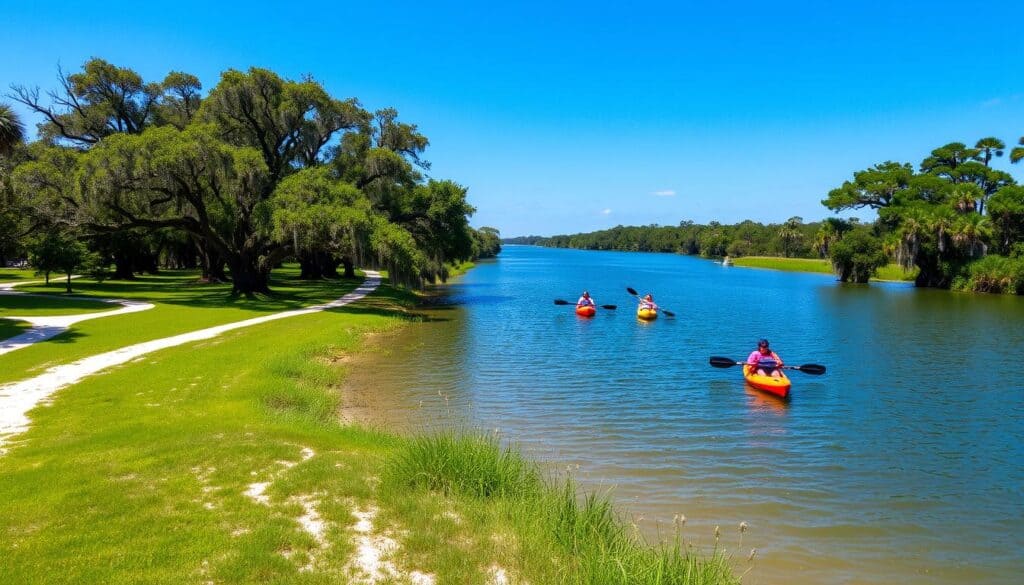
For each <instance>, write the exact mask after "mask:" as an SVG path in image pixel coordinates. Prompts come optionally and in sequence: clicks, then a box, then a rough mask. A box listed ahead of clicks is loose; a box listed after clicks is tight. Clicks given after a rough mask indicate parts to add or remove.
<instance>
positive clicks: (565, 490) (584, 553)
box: [385, 431, 739, 585]
mask: <svg viewBox="0 0 1024 585" xmlns="http://www.w3.org/2000/svg"><path fill="white" fill-rule="evenodd" d="M385 478H386V481H388V482H389V483H391V485H394V486H399V487H402V488H416V489H425V490H430V491H436V492H440V493H443V494H445V495H446V496H449V497H455V498H458V497H460V496H463V497H465V496H468V497H471V498H473V501H475V502H481V503H483V502H484V501H486V499H490V498H502V501H503V503H504V505H503V507H502V509H503V510H505V512H504V524H503V530H504V529H507V530H510V531H511V533H512V534H514V541H516V542H521V543H524V546H525V548H526V549H528V550H529V551H530V552H529V553H528V555H529V558H531V559H532V561H531V562H530V563H529V567H528V568H524V569H525V570H524V575H523V577H524V578H528V579H529V580H530V581H531V582H538V583H573V584H580V585H582V584H594V583H599V584H616V585H618V584H621V585H712V584H714V585H722V584H735V583H739V579H738V578H736V577H735V576H734V574H733V571H732V568H731V566H730V563H729V559H728V558H727V557H726V556H725V555H724V554H722V553H721V552H720V551H719V550H718V549H717V547H716V549H715V551H714V552H713V553H712V554H711V555H710V556H705V555H701V554H698V553H695V552H693V551H692V550H690V549H689V548H688V547H687V546H686V545H685V543H684V542H683V540H682V536H681V533H680V531H679V528H681V527H677V533H676V538H675V540H674V541H673V542H671V543H667V544H662V545H659V546H651V545H649V544H647V543H646V542H645V541H644V540H643V539H642V538H641V537H640V536H639V534H638V533H637V532H636V530H635V526H631V525H629V524H628V523H627V522H625V521H624V520H623V519H622V518H621V517H620V516H619V513H618V512H617V511H616V508H615V506H614V504H613V502H612V500H611V499H610V497H608V496H607V495H602V494H595V493H588V494H584V495H583V496H582V497H581V496H580V494H579V492H578V490H577V487H576V485H575V483H574V482H573V481H572V480H571V479H567V480H566V481H565V482H564V483H562V484H559V485H557V487H556V486H555V485H553V484H549V483H546V482H545V481H543V480H542V479H541V476H540V473H539V472H538V468H537V467H536V466H535V465H534V464H531V463H529V462H527V461H526V460H525V459H524V458H523V457H522V455H520V454H519V453H518V452H516V451H514V450H511V449H507V448H502V447H501V445H500V443H499V441H498V439H497V437H495V436H494V435H486V434H482V433H479V432H471V433H468V434H459V433H456V432H452V431H447V432H443V433H440V434H436V435H429V436H421V437H416V438H412V439H409V442H408V444H407V445H406V446H405V447H404V448H402V449H401V451H400V452H399V453H398V454H397V456H395V457H394V458H393V459H391V460H390V461H389V466H388V469H387V470H386V472H385ZM484 505H486V504H484ZM463 508H464V510H467V511H468V510H471V509H474V506H463Z"/></svg>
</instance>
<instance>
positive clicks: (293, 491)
mask: <svg viewBox="0 0 1024 585" xmlns="http://www.w3.org/2000/svg"><path fill="white" fill-rule="evenodd" d="M161 284H162V285H163V286H168V284H167V283H155V282H152V281H151V282H148V283H145V284H143V285H141V286H140V285H138V284H137V285H136V286H139V288H140V289H145V288H152V287H155V288H158V289H159V288H160V286H161ZM355 284H356V283H352V284H347V285H343V286H342V288H341V290H338V289H337V287H334V288H335V290H333V291H331V292H330V294H331V295H336V294H338V293H340V292H345V287H349V288H351V287H352V286H354V285H355ZM113 286H122V287H123V286H124V285H117V284H113V283H103V284H98V283H87V282H86V283H82V285H81V286H79V287H78V288H79V292H78V294H83V291H84V294H87V295H88V294H96V295H100V294H106V295H107V296H109V295H110V293H111V292H112V291H111V290H110V289H109V288H108V287H113ZM295 286H298V287H299V289H300V290H304V289H302V287H303V286H304V285H302V284H297V285H295ZM172 288H174V291H165V292H168V293H170V292H174V293H175V294H169V295H168V296H167V297H165V298H164V299H163V300H167V298H173V299H175V300H176V301H178V302H181V301H183V300H184V299H183V297H187V296H189V295H197V294H198V295H200V296H202V298H204V299H205V301H206V310H207V311H209V310H210V309H213V308H214V305H216V304H217V303H216V302H215V301H214V299H213V297H211V296H210V295H208V294H206V292H205V291H207V290H212V289H200V288H195V287H191V286H185V289H184V290H179V289H178V288H177V287H172ZM323 288H325V289H326V288H331V287H327V286H323ZM104 289H106V290H104ZM122 292H123V291H122ZM327 292H328V291H327V290H317V291H316V292H315V293H314V296H319V295H326V294H327ZM139 294H143V292H142V291H141V290H140V291H139ZM146 294H150V295H151V296H152V291H150V293H146ZM296 294H299V295H300V296H301V295H302V294H305V293H296ZM122 296H123V295H122ZM157 296H160V295H157ZM154 300H156V299H154ZM261 302H262V303H264V306H263V307H262V308H263V309H266V306H265V304H266V303H271V304H273V301H270V300H264V301H261ZM419 302H420V299H419V298H418V297H416V296H414V295H411V294H409V293H407V292H404V291H401V290H397V289H393V288H390V287H382V288H381V289H379V290H378V291H377V292H375V293H374V294H373V295H371V296H370V297H367V298H366V299H363V300H362V301H360V302H359V303H358V304H357V305H353V306H348V307H342V308H337V309H330V310H328V311H324V312H321V313H315V314H306V315H301V316H297V317H294V318H292V319H287V320H277V321H272V322H267V323H262V324H259V325H254V326H252V327H251V328H249V329H245V330H235V331H230V332H227V333H224V334H223V335H222V336H221V337H218V338H216V339H211V340H207V341H205V342H199V343H196V344H190V345H188V346H181V347H173V348H169V349H165V350H161V351H159V352H157V353H154V354H151V355H148V356H146V357H145V358H143V359H141V360H137V361H135V362H131V363H128V364H125V365H122V366H120V367H118V368H117V369H115V370H112V371H108V372H106V373H102V374H97V375H94V376H92V377H90V378H86V379H84V380H82V381H81V382H78V383H77V384H75V385H73V386H71V387H69V388H65V389H63V390H61V391H58V392H57V393H56V394H54V395H53V397H52V399H51V404H50V405H49V406H47V407H44V408H36V409H35V410H33V411H32V412H31V420H32V424H31V426H30V428H29V429H28V430H27V431H26V432H24V433H23V434H20V435H18V436H17V437H16V440H15V441H12V443H11V445H10V451H9V452H8V453H7V454H6V455H3V456H0V524H2V525H3V526H4V531H5V532H4V538H3V539H0V559H2V560H0V573H2V574H4V575H5V576H6V577H7V578H8V579H10V580H11V581H12V582H42V583H45V582H62V583H63V582H129V581H147V582H157V583H160V582H167V583H171V582H181V581H204V582H205V581H210V582H256V581H258V582H266V581H275V582H283V583H289V582H300V583H308V582H326V581H330V580H338V579H346V580H348V581H349V582H365V583H371V582H377V581H381V580H390V581H393V582H405V583H435V582H436V583H515V582H531V583H563V582H568V583H584V582H593V581H607V580H608V579H612V580H616V581H618V580H624V581H628V582H631V583H656V582H666V580H667V579H668V578H669V576H671V575H681V574H683V572H690V573H693V574H698V575H700V576H701V578H700V579H697V580H695V581H693V582H704V583H731V582H735V579H734V577H732V576H731V574H730V571H729V568H728V567H729V566H728V563H727V562H726V560H725V559H724V558H722V557H721V556H716V557H714V558H712V559H710V560H706V559H703V558H701V557H698V556H696V555H694V554H691V553H689V552H688V551H687V549H685V548H678V547H669V548H664V549H659V548H652V547H648V546H645V545H642V544H640V543H639V542H638V541H637V540H636V539H635V538H634V535H633V533H632V532H631V531H630V530H629V529H628V526H627V525H626V524H624V523H622V522H621V521H620V520H618V519H617V518H616V513H615V512H614V511H613V509H612V507H611V506H610V505H609V504H608V503H607V501H606V500H604V499H602V498H589V499H586V500H585V501H583V502H582V503H580V502H579V501H578V500H577V499H576V494H575V491H573V489H572V488H571V487H568V488H567V487H566V486H565V484H561V483H556V484H551V483H548V482H546V481H542V480H541V476H542V474H541V473H539V472H538V471H537V468H536V467H535V466H534V465H533V464H531V463H529V462H527V461H526V460H525V459H523V458H522V457H521V456H519V455H518V454H516V453H514V452H510V451H506V450H504V449H503V448H502V447H501V446H500V445H499V444H498V442H497V440H496V439H495V438H494V437H493V436H492V435H481V434H479V433H472V432H471V433H466V434H460V435H457V436H456V435H448V436H447V437H446V438H443V439H439V440H430V439H417V438H413V437H407V436H399V435H396V434H392V433H385V432H381V431H379V430H373V429H369V428H366V427H363V426H361V425H352V424H349V425H340V424H338V422H337V420H338V412H339V410H340V406H341V403H342V394H341V393H340V392H339V388H340V387H342V384H343V381H344V379H345V377H346V375H347V374H348V372H349V371H350V368H351V367H353V366H352V364H354V363H356V362H355V361H351V358H352V356H356V355H360V352H362V351H364V350H365V349H366V347H367V345H366V343H367V341H366V340H367V336H371V337H372V336H374V335H381V334H386V333H387V332H389V331H395V330H396V329H400V328H405V327H416V326H417V325H418V321H420V320H421V317H419V316H418V314H417V309H416V307H417V305H418V303H419ZM157 304H158V306H157V307H156V308H155V309H153V310H151V311H149V312H147V313H151V314H153V315H164V316H165V318H171V319H174V318H175V315H176V314H177V313H180V311H172V309H174V308H175V307H173V306H168V303H166V302H164V303H160V302H157ZM184 304H185V305H190V304H193V303H188V302H186V303H184ZM243 304H244V303H243ZM161 305H162V306H161ZM240 308H241V307H238V306H235V307H234V309H235V310H238V309H240ZM220 310H224V309H217V310H215V311H213V312H215V313H216V312H217V311H220ZM140 315H145V314H140ZM189 315H190V314H189V313H187V312H186V313H181V314H180V315H178V316H177V319H178V320H179V321H180V320H181V319H191V318H192V317H190V316H189ZM194 316H195V315H194V314H193V317H194ZM126 317H127V316H118V317H111V318H110V319H111V321H110V322H112V323H116V322H117V321H118V320H124V319H125V318H126ZM140 318H141V317H140ZM149 318H152V317H151V316H150V317H149ZM100 321H102V320H98V321H97V322H95V324H94V325H92V326H93V327H96V326H97V325H99V324H100ZM111 329H112V332H111V333H113V337H115V338H122V337H123V336H124V335H125V333H123V332H119V331H121V330H120V329H118V328H116V327H115V328H111ZM90 331H91V332H92V334H94V335H95V336H96V337H101V338H102V337H104V336H106V338H107V339H106V341H103V340H95V341H93V343H94V344H95V346H96V347H100V346H105V344H110V343H114V341H113V340H111V339H110V338H111V333H104V331H103V330H102V329H92V330H90ZM55 341H56V340H55ZM68 341H69V342H71V345H72V346H73V345H74V344H75V343H77V340H76V339H75V338H74V336H71V339H69V340H68ZM46 345H48V344H41V347H42V346H46ZM33 349H35V348H28V349H25V350H23V351H21V352H15V354H11V355H12V356H15V355H17V354H29V355H30V357H31V356H33V355H34V356H35V359H37V361H38V360H39V359H41V358H44V356H49V357H48V359H49V360H52V359H54V358H55V357H56V356H53V355H52V354H47V353H43V354H37V353H34V352H33ZM43 349H49V348H43ZM4 357H9V356H4ZM388 357H395V356H388ZM19 359H21V360H25V359H28V358H26V357H24V356H21V357H20V358H19ZM57 359H62V358H57ZM43 361H44V362H45V360H43ZM0 365H4V366H6V365H8V364H7V363H6V362H0ZM33 367H34V368H35V369H38V368H39V367H40V364H39V363H37V365H35V366H33ZM360 367H363V366H360ZM366 367H372V364H371V365H369V366H366ZM5 371H6V372H8V376H13V377H17V375H16V374H10V370H7V369H5ZM22 371H26V370H22ZM559 486H561V487H559ZM69 550H74V551H75V554H73V555H71V554H68V551H69ZM126 551H131V554H125V553H126ZM623 570H625V571H626V573H621V571H623ZM659 574H660V577H659ZM613 575H626V576H620V577H613Z"/></svg>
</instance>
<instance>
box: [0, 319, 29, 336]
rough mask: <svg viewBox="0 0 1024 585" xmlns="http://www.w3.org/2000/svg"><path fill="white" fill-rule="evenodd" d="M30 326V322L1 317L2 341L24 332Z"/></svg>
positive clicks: (0, 330)
mask: <svg viewBox="0 0 1024 585" xmlns="http://www.w3.org/2000/svg"><path fill="white" fill-rule="evenodd" d="M28 328H29V324H28V323H26V322H24V321H11V320H9V319H0V341H3V340H4V339H7V338H10V337H14V336H15V335H18V334H19V333H24V332H25V330H27V329H28Z"/></svg>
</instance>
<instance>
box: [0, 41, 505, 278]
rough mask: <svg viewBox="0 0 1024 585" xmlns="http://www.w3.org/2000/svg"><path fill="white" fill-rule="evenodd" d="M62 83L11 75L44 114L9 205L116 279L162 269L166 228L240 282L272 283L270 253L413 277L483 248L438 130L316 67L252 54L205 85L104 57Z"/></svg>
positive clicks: (207, 266) (184, 248)
mask: <svg viewBox="0 0 1024 585" xmlns="http://www.w3.org/2000/svg"><path fill="white" fill-rule="evenodd" d="M61 83H62V86H63V89H62V91H59V92H51V93H50V94H49V95H50V97H51V101H52V103H49V104H46V103H43V102H42V101H41V100H40V97H39V92H38V90H30V89H27V88H24V87H16V88H15V92H16V93H15V95H14V98H15V99H17V100H18V101H20V102H21V103H23V104H25V105H26V106H28V107H29V108H31V109H32V110H34V111H35V112H37V113H38V114H40V115H42V116H43V117H44V119H45V120H46V122H45V123H44V124H43V126H42V127H41V128H42V131H43V135H44V140H42V141H40V142H39V143H37V144H35V145H33V147H32V148H31V149H30V150H31V156H30V157H29V160H27V161H24V162H23V164H20V166H19V167H18V169H17V170H16V171H14V173H13V174H14V177H13V181H10V183H11V184H13V185H14V187H13V192H14V193H15V194H16V195H17V197H18V206H16V207H19V208H20V209H28V210H31V215H32V218H31V219H32V221H33V222H35V223H36V224H37V225H43V226H51V225H68V226H72V227H74V228H75V229H77V230H79V231H80V232H81V233H82V234H83V237H87V238H88V239H89V242H90V244H91V245H92V246H93V247H94V248H95V250H96V251H98V252H100V253H101V255H102V256H103V257H104V258H105V259H108V260H114V261H115V264H116V266H117V271H116V273H115V274H116V275H119V276H122V277H123V278H131V277H133V272H135V271H138V270H139V269H140V265H141V269H142V270H146V269H147V267H150V266H151V267H152V269H156V266H155V265H156V257H157V255H158V250H160V249H161V248H162V243H164V242H167V241H168V240H170V241H173V242H174V246H175V253H176V254H178V255H181V254H185V255H188V254H192V255H193V258H192V260H191V262H192V263H194V261H195V258H196V256H198V258H199V259H200V261H201V262H202V263H203V266H204V276H205V277H207V278H211V279H217V278H218V277H219V276H223V266H224V264H227V266H228V268H229V269H230V274H231V278H232V280H233V285H234V286H233V289H234V292H236V293H244V294H253V293H257V292H268V290H269V289H268V279H269V272H270V269H271V267H273V266H275V265H277V264H279V263H280V262H281V261H282V260H283V259H285V258H287V257H289V256H296V257H299V258H300V259H301V260H303V261H306V260H310V261H311V262H312V264H315V265H317V266H318V267H319V269H320V270H319V273H320V274H324V273H326V272H329V273H332V274H333V271H334V268H335V267H337V265H338V264H339V263H344V264H345V266H346V274H348V275H349V276H351V275H352V270H353V266H354V263H355V262H360V263H369V265H370V266H379V267H387V269H388V272H389V275H390V276H391V278H392V279H393V280H394V282H402V283H406V284H410V285H420V284H422V283H423V282H430V281H434V280H436V279H441V280H444V279H445V278H446V277H447V274H448V267H449V266H450V265H451V264H452V263H456V262H460V261H463V260H467V259H469V258H470V257H472V256H473V254H474V244H475V242H476V240H475V239H474V238H475V236H474V234H473V231H472V229H471V228H470V227H469V224H468V216H469V215H471V214H472V213H473V211H474V209H473V208H472V206H470V205H469V204H468V203H467V201H466V189H465V188H464V187H462V186H460V185H458V184H457V183H455V182H453V181H442V180H429V181H426V180H425V179H424V177H423V176H422V175H421V174H420V172H419V171H418V170H417V169H427V168H429V166H430V165H429V163H428V162H427V161H425V160H424V159H423V158H422V154H423V152H424V150H425V149H426V147H427V146H428V145H429V141H428V140H427V138H426V136H424V135H422V134H421V133H420V132H419V131H418V129H417V127H416V125H415V124H409V123H406V122H401V121H399V120H398V112H397V111H396V110H394V109H391V108H384V109H381V110H378V111H376V112H375V113H373V114H370V113H369V112H367V111H366V110H364V109H363V108H362V107H361V106H360V105H359V102H358V101H357V100H355V99H347V100H339V99H335V98H333V97H332V96H331V95H329V94H328V93H327V92H326V91H325V90H324V88H323V87H322V86H321V85H320V84H319V83H318V82H317V81H315V80H314V79H312V78H310V77H306V78H303V79H301V80H299V81H294V80H289V79H285V78H282V77H280V76H279V75H277V74H276V73H274V72H273V71H269V70H267V69H259V68H251V69H249V70H248V71H244V72H243V71H237V70H229V71H226V72H224V73H223V74H222V76H221V79H220V81H219V83H218V84H217V85H216V86H215V87H214V88H213V89H212V90H211V91H210V93H209V95H208V96H207V97H206V98H205V99H204V98H202V97H201V93H200V92H201V89H202V86H201V84H200V83H199V80H198V78H196V77H195V76H194V75H190V74H188V73H184V72H179V71H172V72H171V73H169V74H168V75H167V76H166V77H165V78H164V80H163V82H162V83H147V82H145V81H144V80H143V79H142V77H141V76H139V75H138V74H137V73H135V72H134V71H132V70H130V69H126V68H121V67H116V66H114V65H112V64H110V63H108V62H106V61H103V60H101V59H92V60H90V61H88V62H86V63H85V65H84V66H83V71H81V72H79V73H74V74H70V75H65V74H64V73H63V72H62V73H61ZM72 147H73V148H72ZM6 176H7V174H6V173H5V174H4V175H2V176H0V179H4V178H5V177H6ZM6 183H7V182H6V181H5V183H4V184H6ZM0 187H3V184H0ZM10 207H11V206H0V226H5V227H6V226H7V224H9V223H10V221H9V219H10V218H11V217H15V216H16V214H14V213H12V212H9V211H8V209H9V208H10ZM126 234H131V236H130V237H127V236H126ZM0 245H3V248H2V249H0V251H3V250H6V249H15V248H16V246H17V245H19V243H18V242H15V243H12V244H4V243H3V242H0ZM488 249H490V248H488ZM140 250H141V253H140ZM2 255H3V254H0V256H2ZM140 256H143V257H146V256H148V258H149V260H148V261H146V260H142V261H136V260H135V259H137V258H138V257H140ZM189 262H190V261H188V260H186V262H185V263H186V264H187V263H189ZM304 265H305V264H304ZM324 268H326V269H327V270H324ZM313 272H317V271H313Z"/></svg>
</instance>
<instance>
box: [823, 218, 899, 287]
mask: <svg viewBox="0 0 1024 585" xmlns="http://www.w3.org/2000/svg"><path fill="white" fill-rule="evenodd" d="M829 256H830V258H831V260H832V268H833V269H834V270H835V271H836V274H837V275H838V276H839V280H841V281H843V282H849V281H853V282H859V283H865V282H867V281H868V279H869V278H871V277H872V276H873V275H874V274H875V272H876V271H877V270H878V269H879V268H881V267H882V266H885V265H886V264H888V263H889V258H888V257H887V256H886V255H885V251H884V250H883V249H882V241H881V240H879V239H878V238H876V237H874V236H873V235H871V233H870V231H868V230H867V229H857V230H853V231H851V232H849V233H847V234H846V235H845V236H843V238H842V239H841V240H839V241H837V242H836V243H834V244H832V247H831V248H830V249H829Z"/></svg>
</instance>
